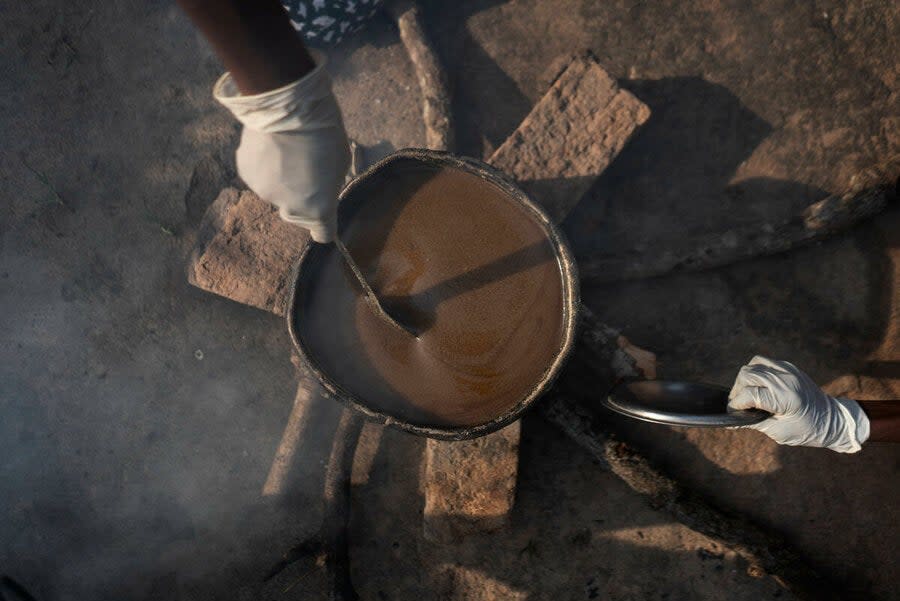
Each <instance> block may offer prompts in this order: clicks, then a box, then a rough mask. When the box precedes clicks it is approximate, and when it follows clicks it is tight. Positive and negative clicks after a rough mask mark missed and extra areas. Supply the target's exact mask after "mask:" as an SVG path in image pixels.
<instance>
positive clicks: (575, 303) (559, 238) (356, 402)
mask: <svg viewBox="0 0 900 601" xmlns="http://www.w3.org/2000/svg"><path fill="white" fill-rule="evenodd" d="M408 159H413V160H417V161H421V162H424V163H427V164H430V165H435V166H442V167H452V168H457V169H461V170H463V171H466V172H468V173H472V174H474V175H477V176H479V177H481V178H483V179H485V180H486V181H488V182H490V183H492V184H493V185H495V186H497V187H499V188H500V189H501V190H502V191H503V192H505V193H506V194H508V195H509V196H510V197H512V198H514V199H515V200H517V201H518V202H519V203H520V204H521V205H522V206H524V207H525V208H526V209H527V210H528V211H530V212H531V213H532V215H533V216H534V217H535V218H536V219H537V221H538V223H539V224H540V225H541V226H542V227H543V228H544V230H545V231H546V233H547V237H548V239H549V240H550V242H551V244H552V245H553V248H554V251H555V254H556V257H557V262H558V264H559V269H560V276H561V280H562V286H563V308H562V310H563V335H562V340H561V342H560V346H559V349H558V351H557V353H556V356H555V358H554V360H553V362H552V363H551V364H550V366H549V367H548V368H547V369H546V370H545V371H544V374H543V375H542V376H541V378H540V380H539V381H538V382H537V383H536V384H535V385H534V386H533V387H532V389H531V392H530V393H529V394H527V395H526V396H525V397H524V398H523V399H521V400H520V401H519V402H518V403H516V404H515V405H514V406H513V407H512V408H510V409H508V410H507V411H506V412H504V413H503V414H502V415H500V416H498V417H496V418H494V419H492V420H490V421H487V422H484V423H481V424H477V425H475V426H426V425H421V424H416V423H411V422H408V421H406V420H404V419H402V418H400V417H397V416H394V415H390V414H388V413H384V412H382V411H380V410H378V409H374V408H373V407H371V406H369V405H368V404H366V403H365V401H363V400H361V399H359V398H357V397H356V395H354V394H353V393H351V392H349V391H347V390H346V389H344V388H342V387H341V386H340V385H339V384H338V383H337V382H334V381H333V380H332V379H331V378H330V377H329V376H328V374H326V373H324V372H323V371H322V370H321V369H320V368H319V366H318V365H317V364H316V362H315V360H314V359H313V358H312V357H311V356H310V354H309V353H307V351H306V349H305V347H304V344H303V340H302V338H301V336H300V333H299V332H298V331H297V326H296V322H297V319H296V316H297V312H298V300H299V297H300V295H299V294H298V288H299V286H300V277H301V275H302V273H303V266H304V264H305V262H306V260H307V258H308V256H309V250H310V248H312V244H313V243H312V242H311V241H307V243H306V245H305V246H304V248H303V250H302V251H301V253H300V256H299V258H298V259H297V263H296V265H295V267H294V273H293V277H292V278H291V290H290V298H289V301H288V306H287V308H288V310H287V326H288V332H289V333H290V336H291V341H292V342H293V344H294V349H295V350H296V351H297V353H298V354H299V355H300V358H301V359H302V362H303V364H304V365H305V366H306V368H307V369H308V370H309V371H310V372H312V375H313V376H314V377H315V379H316V380H317V381H318V382H319V384H320V385H321V386H322V388H323V389H324V391H325V393H326V395H327V396H329V397H331V398H334V399H336V400H338V401H339V402H341V403H343V404H344V405H345V406H347V407H349V408H350V409H352V410H354V411H357V412H359V413H361V414H362V415H364V416H365V417H366V418H367V419H369V420H370V421H374V422H378V423H381V424H384V425H386V426H391V427H394V428H399V429H401V430H404V431H406V432H410V433H412V434H415V435H417V436H425V437H428V438H435V439H438V440H467V439H471V438H477V437H480V436H484V435H486V434H490V433H491V432H495V431H497V430H499V429H501V428H503V427H504V426H506V425H508V424H510V423H512V422H514V421H515V420H517V419H519V418H520V417H521V416H522V414H523V413H524V412H525V411H526V410H527V409H528V408H530V407H531V406H532V405H533V404H534V403H535V402H536V401H537V400H538V399H539V398H540V397H541V396H542V395H543V393H545V392H546V391H547V390H548V389H549V388H550V386H551V384H552V383H553V382H554V380H555V379H556V377H557V376H558V375H559V371H560V369H561V368H562V366H563V364H564V362H565V360H566V358H567V357H568V355H569V353H570V352H571V350H572V345H573V343H574V341H575V334H576V327H577V323H578V308H579V306H580V301H579V295H580V291H579V287H578V270H577V267H576V265H575V259H574V257H573V255H572V252H571V251H570V250H569V246H568V243H567V242H566V240H565V237H564V236H563V234H562V232H561V231H560V230H559V228H557V226H556V225H555V224H554V223H553V222H552V221H551V220H550V218H549V217H548V215H547V214H546V213H545V212H544V209H543V208H542V207H541V206H540V205H538V204H537V203H536V202H535V201H534V200H533V199H531V197H529V196H528V195H527V194H526V193H525V192H523V191H522V190H521V189H520V188H519V187H518V186H517V185H516V184H515V183H513V181H512V180H511V179H510V178H509V177H508V176H507V175H506V174H504V173H502V172H500V171H498V170H497V169H495V168H493V167H491V166H490V165H488V164H486V163H484V162H483V161H480V160H478V159H473V158H470V157H459V156H455V155H453V154H451V153H448V152H443V151H437V150H428V149H424V148H404V149H402V150H398V151H396V152H394V153H391V154H390V155H388V156H386V157H385V158H383V159H381V160H380V161H378V162H377V163H375V164H374V165H372V166H371V167H369V168H368V169H366V170H365V171H364V172H363V173H361V174H360V175H359V176H357V177H356V178H354V179H353V180H352V181H351V182H350V183H348V184H347V185H346V186H345V187H344V189H343V190H342V191H341V193H340V195H339V200H340V201H343V200H344V199H345V198H346V197H347V196H349V195H350V194H351V193H352V192H353V190H354V189H355V188H356V187H357V186H358V185H360V184H361V183H362V182H364V181H366V180H367V179H369V178H370V177H372V176H373V175H375V174H376V173H378V172H380V171H383V170H385V169H387V168H388V167H390V166H391V164H393V163H395V162H397V161H400V160H408Z"/></svg>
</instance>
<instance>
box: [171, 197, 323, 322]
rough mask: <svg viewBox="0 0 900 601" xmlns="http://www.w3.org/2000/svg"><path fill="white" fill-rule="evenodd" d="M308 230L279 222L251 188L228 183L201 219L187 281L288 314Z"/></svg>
mask: <svg viewBox="0 0 900 601" xmlns="http://www.w3.org/2000/svg"><path fill="white" fill-rule="evenodd" d="M308 240H309V235H308V234H307V233H306V230H304V229H302V228H299V227H296V226H294V225H290V224H288V223H285V222H284V221H281V219H279V217H278V212H277V211H276V210H275V208H274V207H272V205H270V204H269V203H267V202H265V201H263V200H261V199H260V198H259V197H258V196H257V195H256V194H254V193H253V192H251V191H249V190H244V191H240V190H237V189H236V188H225V189H224V190H222V191H221V192H220V193H219V196H218V197H217V198H216V200H215V201H214V202H213V203H212V205H210V207H209V208H208V209H207V210H206V213H205V214H204V216H203V220H202V221H201V223H200V229H199V231H198V234H197V242H196V243H195V245H194V249H193V252H192V253H191V258H190V261H189V262H188V281H189V282H190V283H191V284H193V285H194V286H196V287H198V288H200V289H202V290H206V291H207V292H212V293H213V294H218V295H219V296H224V297H225V298H230V299H231V300H233V301H237V302H239V303H242V304H245V305H250V306H251V307H258V308H260V309H263V310H265V311H269V312H271V313H275V314H276V315H284V314H285V313H286V310H287V298H288V295H289V293H290V284H291V274H292V270H293V266H294V264H295V263H296V262H297V258H298V257H299V255H300V252H301V251H302V250H303V247H304V246H305V245H306V244H307V243H308Z"/></svg>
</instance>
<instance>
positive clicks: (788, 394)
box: [728, 356, 869, 453]
mask: <svg viewBox="0 0 900 601" xmlns="http://www.w3.org/2000/svg"><path fill="white" fill-rule="evenodd" d="M728 398H729V401H728V407H729V408H730V409H751V408H757V409H762V410H764V411H768V412H770V413H772V414H773V415H772V417H770V418H768V419H766V420H764V421H762V422H760V423H758V424H754V425H752V426H746V427H747V428H753V429H755V430H759V431H761V432H764V433H766V434H767V435H768V436H769V437H770V438H772V439H773V440H774V441H775V442H777V443H779V444H786V445H799V446H805V447H824V448H826V449H831V450H832V451H837V452H839V453H855V452H857V451H859V450H860V449H861V448H862V443H864V442H865V441H866V440H868V438H869V418H868V417H867V416H866V414H865V412H863V410H862V408H861V407H860V406H859V403H857V402H856V401H854V400H851V399H843V398H835V397H831V396H828V395H827V394H825V393H824V392H822V390H821V389H819V387H818V386H816V384H815V383H814V382H813V381H812V380H811V379H810V377H809V376H807V375H806V374H805V373H803V372H802V371H800V370H799V369H797V367H795V366H794V365H792V364H791V363H788V362H787V361H774V360H772V359H766V358H765V357H760V356H756V357H754V358H753V360H752V361H750V363H748V364H747V365H745V366H744V367H742V368H741V371H740V372H739V373H738V375H737V378H736V379H735V381H734V387H733V388H732V389H731V393H730V394H729V395H728Z"/></svg>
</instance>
